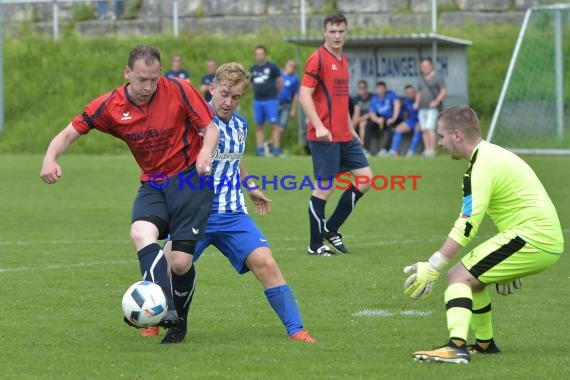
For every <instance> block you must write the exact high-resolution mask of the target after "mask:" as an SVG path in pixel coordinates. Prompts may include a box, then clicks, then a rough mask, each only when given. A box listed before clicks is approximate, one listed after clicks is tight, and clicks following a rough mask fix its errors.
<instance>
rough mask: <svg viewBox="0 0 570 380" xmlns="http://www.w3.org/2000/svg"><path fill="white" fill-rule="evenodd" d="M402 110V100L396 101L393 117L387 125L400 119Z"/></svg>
mask: <svg viewBox="0 0 570 380" xmlns="http://www.w3.org/2000/svg"><path fill="white" fill-rule="evenodd" d="M401 109H402V102H400V99H396V100H395V101H394V111H393V112H392V117H391V118H389V119H388V121H387V122H386V123H387V124H392V123H394V122H395V121H396V120H397V119H398V116H399V115H400V110H401Z"/></svg>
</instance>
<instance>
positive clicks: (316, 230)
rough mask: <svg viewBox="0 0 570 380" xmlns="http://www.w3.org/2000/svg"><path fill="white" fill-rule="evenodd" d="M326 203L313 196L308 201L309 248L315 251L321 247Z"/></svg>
mask: <svg viewBox="0 0 570 380" xmlns="http://www.w3.org/2000/svg"><path fill="white" fill-rule="evenodd" d="M326 204H327V201H325V200H324V199H321V198H317V197H315V196H314V195H313V196H311V199H310V200H309V230H310V232H311V244H310V248H311V249H312V250H315V249H317V248H319V247H320V246H321V245H323V237H322V231H323V225H324V223H325V205H326Z"/></svg>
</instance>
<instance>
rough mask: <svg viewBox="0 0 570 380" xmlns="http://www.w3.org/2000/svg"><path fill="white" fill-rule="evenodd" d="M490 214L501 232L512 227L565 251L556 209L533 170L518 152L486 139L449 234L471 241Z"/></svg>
mask: <svg viewBox="0 0 570 380" xmlns="http://www.w3.org/2000/svg"><path fill="white" fill-rule="evenodd" d="M485 213H487V214H489V216H490V217H491V219H492V220H493V222H494V223H495V225H496V226H497V228H498V230H499V232H503V231H512V232H514V233H516V234H517V235H518V236H520V237H521V238H523V239H524V240H525V241H526V242H527V243H529V244H531V245H533V246H535V247H536V248H539V249H541V250H543V251H546V252H551V253H562V251H563V250H564V239H563V237H562V229H561V227H560V220H559V219H558V215H557V213H556V209H555V208H554V205H553V204H552V201H551V200H550V197H549V196H548V194H547V193H546V190H545V189H544V186H542V183H541V182H540V180H539V179H538V177H537V176H536V174H535V173H534V171H533V170H532V169H531V168H530V166H528V164H527V163H526V162H524V161H523V160H522V159H521V158H520V157H518V156H517V155H515V154H514V153H512V152H509V151H508V150H506V149H504V148H501V147H500V146H497V145H494V144H491V143H488V142H486V141H481V142H480V143H479V144H478V145H477V146H476V147H475V149H474V150H473V154H472V155H471V161H470V163H469V168H468V169H467V172H466V173H465V175H464V177H463V207H462V209H461V214H460V215H459V218H458V219H457V221H456V222H455V224H454V226H453V228H452V229H451V232H450V233H449V237H450V238H452V239H453V240H455V241H456V242H457V243H459V244H460V245H462V246H465V245H467V243H469V241H470V240H471V239H472V238H473V236H475V234H476V233H477V230H478V229H479V226H480V225H481V222H482V221H483V217H484V216H485Z"/></svg>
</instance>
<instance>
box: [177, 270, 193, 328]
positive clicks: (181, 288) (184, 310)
mask: <svg viewBox="0 0 570 380" xmlns="http://www.w3.org/2000/svg"><path fill="white" fill-rule="evenodd" d="M195 289H196V266H195V265H192V267H190V270H188V272H186V273H184V274H182V275H178V274H176V273H174V272H172V291H173V294H172V298H173V299H174V306H175V307H176V311H177V312H178V316H179V317H180V318H183V319H184V320H186V317H187V316H188V311H189V310H190V305H191V304H192V298H193V297H194V290H195Z"/></svg>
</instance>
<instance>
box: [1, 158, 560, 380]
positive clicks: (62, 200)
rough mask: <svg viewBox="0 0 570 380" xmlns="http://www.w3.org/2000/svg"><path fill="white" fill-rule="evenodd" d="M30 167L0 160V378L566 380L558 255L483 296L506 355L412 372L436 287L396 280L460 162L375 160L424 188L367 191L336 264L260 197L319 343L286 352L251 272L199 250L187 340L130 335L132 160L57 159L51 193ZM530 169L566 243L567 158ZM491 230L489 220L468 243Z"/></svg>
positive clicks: (428, 246) (303, 221) (439, 307)
mask: <svg viewBox="0 0 570 380" xmlns="http://www.w3.org/2000/svg"><path fill="white" fill-rule="evenodd" d="M41 159H42V158H41V157H40V156H27V155H2V156H0V173H2V175H1V176H2V178H1V180H0V194H1V195H2V196H1V197H0V205H1V207H0V210H2V218H3V222H2V224H1V227H0V231H1V232H0V294H1V295H0V300H1V306H0V342H1V347H2V348H1V351H2V354H1V362H2V366H1V370H0V378H2V379H42V378H51V379H55V378H57V379H98V378H101V379H191V378H192V379H194V378H195V379H223V378H227V379H242V378H243V379H335V378H336V379H345V378H346V379H444V378H451V377H453V378H457V379H460V378H471V379H483V378H493V379H525V378H533V379H553V378H567V377H568V375H569V373H570V370H569V369H568V368H569V366H570V355H569V352H570V332H569V329H568V317H567V315H568V294H570V281H569V278H570V277H569V273H570V262H569V261H568V258H567V257H563V258H562V259H561V260H560V261H559V263H558V264H557V265H556V266H555V267H553V268H551V269H550V270H548V271H547V272H544V273H542V274H540V275H538V276H534V277H531V278H528V279H526V280H523V289H522V290H520V291H519V292H518V293H517V294H516V295H514V296H510V297H501V296H498V295H496V294H493V296H492V299H493V309H494V319H495V337H496V339H497V342H498V344H499V346H500V347H501V348H502V350H503V353H502V354H500V355H497V356H494V357H481V356H477V357H474V358H473V360H472V362H471V364H469V365H463V366H458V365H420V364H416V363H414V362H413V361H412V359H411V353H412V352H413V351H415V350H418V349H426V348H430V347H432V346H435V345H438V344H442V343H444V341H445V340H446V337H447V331H446V326H445V315H444V306H443V290H444V288H445V278H442V279H441V280H440V281H439V282H438V283H437V286H436V288H435V289H434V292H433V294H432V296H431V298H430V299H428V300H427V301H416V302H414V301H412V300H410V299H407V298H405V297H404V294H403V287H402V285H403V281H404V279H405V276H404V274H403V273H402V268H403V267H404V265H406V264H410V263H413V262H416V261H419V260H425V259H426V258H427V257H428V255H430V254H431V253H432V252H433V251H434V250H435V249H437V248H439V245H440V243H441V242H442V241H443V239H444V238H445V236H446V234H447V232H448V230H449V228H450V227H451V225H452V223H453V221H454V219H455V217H456V215H457V213H458V212H459V208H460V205H461V188H460V185H461V179H462V173H463V172H464V170H465V168H466V162H464V161H462V162H457V161H452V160H451V159H449V158H448V157H438V158H436V159H433V160H423V159H419V158H417V159H416V158H413V159H403V158H401V159H378V158H371V159H370V161H371V165H372V167H373V170H374V172H375V174H384V175H391V174H397V175H415V174H419V175H422V179H421V180H419V181H418V188H417V190H415V191H413V190H410V189H408V190H406V191H402V190H395V191H374V190H372V191H371V192H370V193H368V194H367V195H366V196H365V197H364V198H363V199H362V200H361V202H360V203H359V204H358V207H357V208H356V210H355V212H354V214H353V215H352V217H351V218H350V219H349V221H348V222H347V223H346V225H345V226H344V227H343V228H342V232H343V234H344V237H345V242H346V244H347V246H348V247H349V248H350V249H351V250H352V251H353V253H352V254H351V255H343V256H338V257H330V258H324V257H309V256H307V255H306V246H307V240H308V221H307V202H308V198H309V193H310V191H309V190H303V191H283V190H267V191H266V193H267V194H268V196H269V197H270V198H272V200H273V202H272V213H271V215H269V216H267V217H257V216H256V217H255V219H256V221H257V223H258V224H259V226H260V227H261V229H262V230H263V231H264V233H265V234H266V236H267V238H268V239H269V241H270V243H271V246H272V249H273V252H274V255H275V257H276V259H277V261H278V263H279V264H280V266H281V269H282V271H283V273H284V275H285V277H286V279H287V280H288V282H289V284H290V285H291V287H292V288H293V290H294V292H295V294H296V296H297V299H298V302H299V306H300V309H301V312H302V314H303V319H304V322H305V326H306V328H307V329H308V330H309V331H310V332H311V333H312V334H313V335H314V336H315V337H316V338H317V339H318V340H319V342H318V344H315V345H310V344H304V343H301V342H291V341H288V340H287V339H286V334H285V330H284V328H283V327H282V326H281V324H280V322H279V320H278V319H277V317H276V316H275V315H274V313H273V311H272V310H271V309H270V307H269V305H268V304H267V301H266V300H265V297H264V296H263V292H262V289H261V287H260V286H259V284H258V283H257V281H256V280H255V279H254V278H253V276H252V275H251V274H249V275H245V276H238V275H237V274H236V273H235V272H234V270H233V268H232V267H231V266H230V265H229V263H228V262H227V261H226V259H225V258H224V257H223V256H222V255H220V254H219V253H218V252H217V251H216V250H215V249H213V248H211V249H209V250H208V251H207V252H205V254H204V256H203V257H202V258H201V259H200V261H199V262H198V266H197V269H198V276H199V277H198V287H197V291H196V295H195V298H194V304H193V305H192V310H191V317H190V332H189V335H188V337H187V339H186V341H185V342H184V343H183V344H180V345H172V346H161V345H159V344H158V342H159V340H160V338H141V337H140V336H139V334H138V332H137V331H136V330H134V329H132V328H129V327H127V326H126V325H125V324H124V323H123V322H122V320H121V319H122V316H121V306H120V303H121V297H122V294H123V292H124V291H125V289H126V288H127V287H128V286H129V285H130V284H131V283H132V282H134V281H136V280H138V279H139V277H140V274H139V273H138V263H137V260H136V256H135V252H134V249H133V247H132V245H131V243H130V241H129V235H128V231H129V224H130V208H131V204H132V201H133V199H134V195H135V192H136V190H137V187H138V185H137V183H138V171H137V168H136V165H135V163H134V161H133V160H132V158H130V157H128V156H97V157H95V156H79V155H68V156H64V157H62V158H61V160H60V164H61V165H62V167H63V173H64V175H63V177H62V179H61V181H60V182H59V183H58V184H56V185H51V186H48V185H45V184H43V183H42V182H41V180H40V179H39V170H40V166H41ZM526 159H527V161H528V162H529V163H530V164H531V166H532V167H533V168H534V169H535V171H536V172H537V174H538V175H539V177H540V178H541V179H542V181H543V183H544V184H545V186H546V188H547V189H548V191H549V194H550V195H551V197H552V199H553V201H554V203H555V205H556V206H557V209H558V212H559V216H560V218H561V221H562V224H563V228H564V235H565V237H566V240H567V241H568V237H569V233H568V231H569V226H570V190H569V189H570V180H569V179H568V175H567V173H568V166H569V165H568V164H569V163H570V160H569V159H568V158H567V157H535V156H533V157H526ZM245 163H246V165H247V166H248V168H249V171H250V172H251V173H253V174H257V175H263V174H265V175H279V176H281V175H285V174H290V175H296V176H303V175H306V174H310V173H311V164H310V159H309V158H308V157H290V158H287V159H257V158H250V157H246V159H245ZM337 197H338V192H337V193H336V194H335V198H333V200H334V201H336V199H337ZM332 203H334V202H330V203H329V206H332ZM327 212H328V214H329V215H330V212H331V207H329V208H327ZM493 233H494V228H493V226H492V224H491V223H490V222H489V221H487V222H486V223H485V224H484V225H483V226H482V228H481V230H480V232H479V236H478V237H477V238H476V239H475V241H474V242H473V243H474V244H477V243H478V242H481V241H482V240H483V239H485V238H486V237H489V236H491V235H492V234H493ZM366 310H368V311H375V313H376V314H377V315H366V314H367V313H366V312H363V311H366ZM368 314H370V312H369V313H368ZM162 334H163V332H161V335H162Z"/></svg>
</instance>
